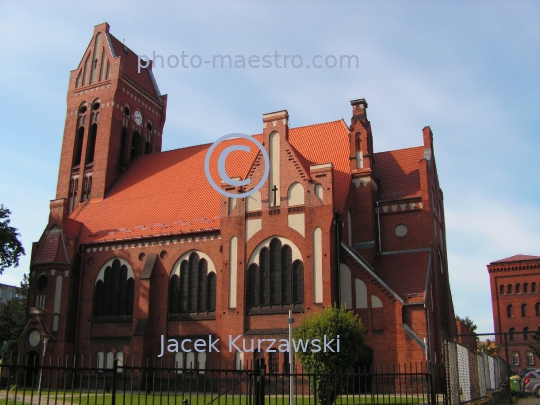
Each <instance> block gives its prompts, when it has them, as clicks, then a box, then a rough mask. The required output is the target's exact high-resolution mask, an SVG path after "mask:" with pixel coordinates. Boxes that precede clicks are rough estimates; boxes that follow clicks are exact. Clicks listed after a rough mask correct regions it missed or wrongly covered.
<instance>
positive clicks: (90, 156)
mask: <svg viewBox="0 0 540 405" xmlns="http://www.w3.org/2000/svg"><path fill="white" fill-rule="evenodd" d="M96 135H97V124H92V125H91V126H90V132H89V133H88V144H87V145H86V158H85V160H84V164H85V165H89V164H92V163H94V152H95V150H96Z"/></svg>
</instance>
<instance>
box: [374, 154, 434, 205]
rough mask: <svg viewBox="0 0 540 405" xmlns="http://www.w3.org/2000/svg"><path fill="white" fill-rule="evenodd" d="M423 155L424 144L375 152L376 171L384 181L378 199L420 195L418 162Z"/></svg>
mask: <svg viewBox="0 0 540 405" xmlns="http://www.w3.org/2000/svg"><path fill="white" fill-rule="evenodd" d="M423 157H424V147H423V146H418V147H415V148H407V149H399V150H392V151H388V152H379V153H375V154H374V160H375V165H374V166H375V172H376V173H377V175H378V176H379V178H380V179H381V182H382V186H381V187H379V189H378V199H379V200H392V199H396V198H404V197H413V196H420V171H419V165H418V162H419V161H420V160H421V159H422V158H423Z"/></svg>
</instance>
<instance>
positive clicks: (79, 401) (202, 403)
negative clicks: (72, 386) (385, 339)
mask: <svg viewBox="0 0 540 405" xmlns="http://www.w3.org/2000/svg"><path fill="white" fill-rule="evenodd" d="M23 394H24V401H23ZM31 395H32V391H30V390H27V391H25V392H23V391H22V390H21V391H17V400H16V401H15V400H14V398H13V396H14V391H10V392H9V400H8V403H7V404H6V391H5V390H1V391H0V405H19V404H20V405H38V396H37V392H36V391H34V392H33V400H32V401H31ZM71 395H72V392H71V391H66V393H65V397H64V393H63V392H59V393H58V394H56V392H53V391H51V392H50V393H48V392H47V391H42V395H41V404H46V405H54V404H63V403H65V404H68V405H69V404H73V405H112V395H111V394H103V393H102V392H101V393H97V394H96V393H95V392H90V393H88V392H82V393H79V392H78V391H77V392H73V398H72V396H71ZM64 398H65V399H64ZM184 398H186V399H187V400H188V403H189V405H207V404H210V402H211V401H212V399H214V398H215V396H212V395H206V396H204V395H199V396H197V395H192V396H191V397H189V395H186V396H185V397H183V396H181V395H177V396H174V395H169V396H167V395H166V394H163V395H159V394H156V395H152V394H149V395H146V394H143V393H141V394H140V395H138V394H125V395H124V394H123V393H118V394H117V396H116V405H124V404H125V405H182V400H183V399H184ZM248 399H249V398H248V397H247V396H245V395H235V396H234V397H232V396H230V395H229V396H227V397H225V396H222V397H221V398H217V399H215V400H214V401H213V402H212V405H249V401H248ZM425 401H427V398H425V399H424V400H422V398H414V397H407V398H406V397H394V396H385V397H373V398H372V397H371V396H370V395H356V396H354V397H353V396H348V397H347V396H342V397H339V398H337V399H336V401H335V403H334V404H335V405H363V404H366V405H367V404H373V405H386V404H388V405H415V404H419V403H421V402H425ZM288 404H289V397H288V396H284V397H282V396H278V397H277V398H276V397H272V396H267V397H266V401H265V405H288ZM294 404H295V405H316V404H315V402H314V400H313V398H308V397H300V396H299V397H296V398H295V400H294Z"/></svg>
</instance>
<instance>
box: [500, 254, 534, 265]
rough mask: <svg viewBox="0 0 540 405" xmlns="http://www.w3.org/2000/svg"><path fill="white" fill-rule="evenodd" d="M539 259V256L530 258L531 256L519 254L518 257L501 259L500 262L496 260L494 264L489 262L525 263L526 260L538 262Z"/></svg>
mask: <svg viewBox="0 0 540 405" xmlns="http://www.w3.org/2000/svg"><path fill="white" fill-rule="evenodd" d="M539 259H540V256H531V255H522V254H519V255H514V256H510V257H507V258H506V259H501V260H497V261H495V262H491V263H490V264H495V263H510V262H523V261H527V260H539Z"/></svg>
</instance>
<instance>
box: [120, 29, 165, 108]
mask: <svg viewBox="0 0 540 405" xmlns="http://www.w3.org/2000/svg"><path fill="white" fill-rule="evenodd" d="M109 38H110V39H111V45H112V47H113V49H114V53H115V54H116V57H120V58H121V59H122V68H123V74H124V75H125V76H127V77H128V78H130V79H131V80H132V81H133V82H134V83H137V84H138V85H139V86H141V87H142V89H143V90H144V91H145V92H146V93H147V94H149V95H150V96H152V97H153V98H154V99H156V100H160V94H158V92H157V91H156V90H157V88H156V86H154V83H153V81H152V76H151V74H152V73H151V72H150V70H148V69H146V68H145V69H143V68H141V69H140V72H139V56H138V55H137V54H136V53H135V52H133V51H132V50H131V49H129V48H128V47H127V46H125V45H124V44H123V43H122V42H120V41H119V40H118V39H116V38H115V37H114V36H113V35H111V34H109ZM124 47H125V48H126V49H127V52H126V51H125V50H124ZM158 91H159V90H158Z"/></svg>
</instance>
